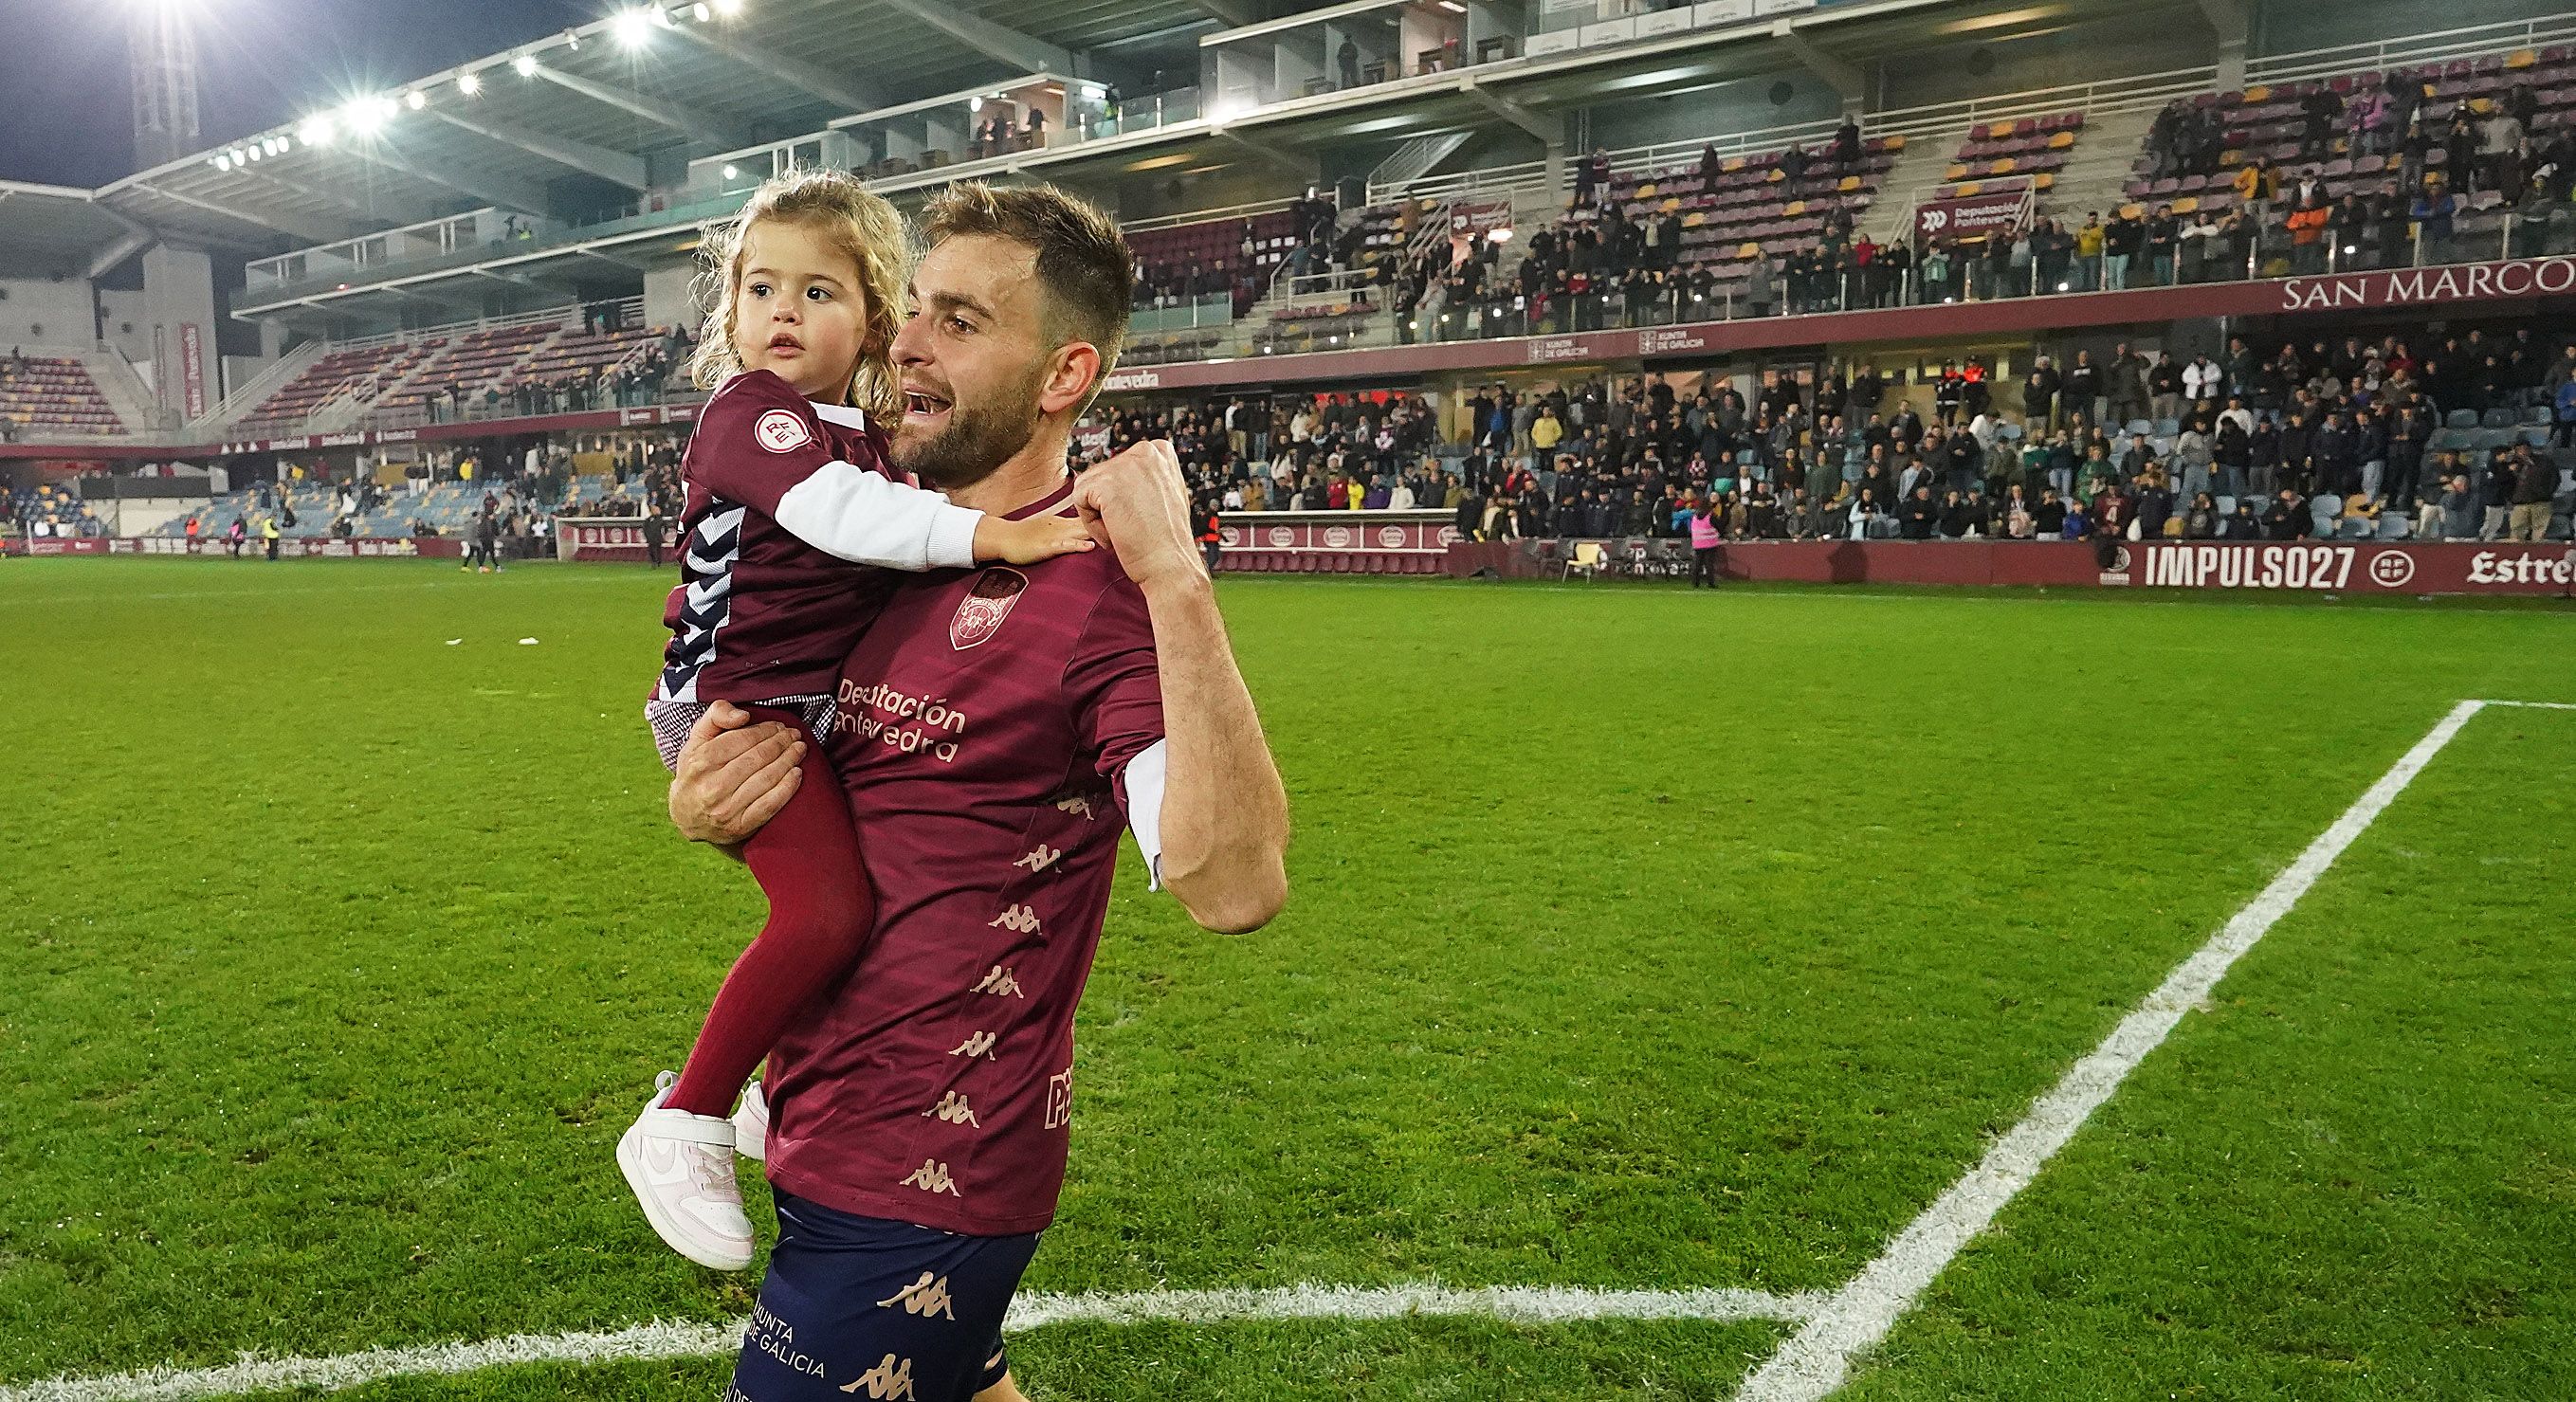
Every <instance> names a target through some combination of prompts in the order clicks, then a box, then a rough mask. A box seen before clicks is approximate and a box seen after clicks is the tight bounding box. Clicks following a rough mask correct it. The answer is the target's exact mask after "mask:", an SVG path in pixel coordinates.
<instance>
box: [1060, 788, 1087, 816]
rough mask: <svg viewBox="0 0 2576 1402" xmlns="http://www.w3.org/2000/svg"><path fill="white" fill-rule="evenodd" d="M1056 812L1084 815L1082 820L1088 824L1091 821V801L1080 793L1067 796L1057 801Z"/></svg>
mask: <svg viewBox="0 0 2576 1402" xmlns="http://www.w3.org/2000/svg"><path fill="white" fill-rule="evenodd" d="M1055 811H1057V812H1059V813H1079V814H1081V815H1082V820H1083V821H1084V822H1086V823H1087V822H1090V821H1091V800H1090V799H1087V798H1085V797H1083V796H1082V795H1081V794H1078V793H1077V794H1067V795H1065V796H1064V797H1062V798H1059V799H1057V800H1056V801H1055Z"/></svg>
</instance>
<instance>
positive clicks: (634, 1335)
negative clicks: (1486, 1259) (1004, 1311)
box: [0, 1284, 1824, 1402]
mask: <svg viewBox="0 0 2576 1402" xmlns="http://www.w3.org/2000/svg"><path fill="white" fill-rule="evenodd" d="M1823 1303H1824V1297H1823V1296H1821V1295H1818V1294H1812V1293H1801V1294H1791V1295H1773V1294H1768V1293H1765V1292H1763V1291H1759V1290H1584V1289H1576V1288H1570V1287H1556V1286H1499V1287H1489V1288H1485V1289H1453V1288H1449V1287H1445V1286H1441V1285H1436V1284H1408V1285H1391V1286H1374V1287H1371V1286H1339V1285H1292V1286H1287V1287H1284V1288H1280V1289H1268V1290H1251V1289H1245V1290H1148V1291H1142V1292H1138V1293H1134V1294H1093V1295H1036V1294H1032V1295H1022V1296H1020V1297H1019V1298H1018V1299H1016V1300H1014V1301H1012V1302H1011V1313H1010V1318H1009V1319H1008V1320H1007V1321H1006V1322H1005V1324H1004V1326H1003V1327H1005V1328H1008V1329H1013V1330H1029V1329H1042V1328H1045V1327H1047V1326H1049V1325H1053V1324H1073V1323H1086V1324H1142V1323H1149V1322H1155V1321H1169V1322H1177V1323H1184V1324H1218V1323H1226V1322H1230V1321H1239V1320H1282V1319H1344V1320H1355V1321H1369V1320H1392V1319H1404V1318H1407V1317H1411V1316H1415V1315H1465V1316H1476V1317H1482V1318H1488V1319H1497V1320H1501V1321H1503V1322H1504V1323H1508V1324H1563V1323H1570V1322H1574V1321H1579V1320H1592V1319H1663V1320H1697V1321H1704V1322H1717V1323H1724V1322H1732V1321H1738V1320H1776V1321H1778V1322H1780V1323H1784V1324H1796V1323H1799V1322H1801V1321H1803V1320H1805V1319H1806V1318H1807V1317H1808V1316H1809V1315H1811V1314H1813V1313H1814V1312H1815V1310H1816V1309H1818V1308H1819V1307H1820V1306H1822V1305H1823ZM743 1324H744V1321H742V1320H739V1319H737V1320H734V1321H732V1322H730V1323H725V1324H704V1323H687V1322H678V1323H670V1322H664V1321H661V1320H656V1321H654V1322H652V1323H649V1324H638V1325H634V1326H632V1327H630V1328H625V1329H617V1330H611V1331H607V1332H595V1333H569V1334H514V1335H511V1336H510V1337H508V1338H501V1339H484V1340H477V1341H474V1342H470V1343H447V1344H428V1345H422V1346H419V1347H413V1348H379V1349H368V1350H366V1351H364V1352H360V1353H347V1354H340V1355H337V1356H335V1357H329V1358H257V1357H252V1356H250V1355H247V1354H246V1355H244V1356H243V1357H242V1358H241V1360H240V1361H239V1362H235V1363H228V1364H224V1365H222V1366H219V1367H213V1368H198V1369H179V1368H148V1369H145V1370H143V1371H140V1372H134V1373H121V1374H116V1375H113V1376H103V1377H86V1378H74V1377H61V1378H54V1379H50V1380H48V1381H44V1382H36V1383H22V1384H19V1385H17V1386H14V1387H12V1386H0V1402H182V1399H197V1398H210V1397H231V1396H236V1395H239V1394H241V1393H247V1392H269V1391H277V1390H282V1389H287V1388H318V1389H320V1390H322V1391H325V1392H337V1391H340V1390H342V1389H345V1388H352V1387H358V1386H361V1385H363V1384H367V1383H373V1382H380V1381H383V1380H384V1379H387V1378H396V1377H418V1376H438V1375H447V1376H452V1375H455V1374H460V1373H476V1372H481V1371H483V1370H484V1369H487V1368H506V1367H512V1366H516V1365H520V1364H529V1363H570V1364H576V1365H591V1364H599V1363H621V1362H651V1361H660V1360H668V1359H680V1358H710V1357H716V1356H720V1355H723V1354H728V1353H732V1352H733V1351H734V1350H736V1349H738V1348H740V1347H741V1346H742V1331H743Z"/></svg>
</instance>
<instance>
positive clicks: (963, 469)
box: [893, 357, 1047, 492]
mask: <svg viewBox="0 0 2576 1402" xmlns="http://www.w3.org/2000/svg"><path fill="white" fill-rule="evenodd" d="M1046 370H1047V362H1046V360H1045V358H1044V357H1040V358H1039V359H1038V360H1037V362H1036V363H1035V364H1033V365H1031V366H1030V367H1029V369H1028V373H1027V374H1025V375H1023V376H1022V377H1021V378H1020V380H1019V382H1018V383H1017V384H1013V385H1010V386H1007V387H1005V388H1003V389H1001V390H998V391H996V392H995V393H993V394H992V395H991V396H989V397H988V398H987V399H986V401H985V402H983V403H979V404H969V403H967V402H966V401H964V400H962V399H952V400H951V401H949V405H948V426H947V427H945V428H943V429H941V430H939V432H937V433H935V434H932V435H931V436H930V437H928V438H924V439H921V440H918V441H914V440H911V439H907V438H904V437H902V436H900V435H898V436H897V437H896V439H895V440H894V444H893V447H894V465H895V466H897V467H899V468H902V469H903V470H904V471H906V472H910V473H913V474H915V475H916V476H918V477H920V478H921V480H922V481H923V482H925V483H927V484H928V485H930V486H931V487H934V488H936V489H938V490H940V491H943V492H953V491H956V490H957V489H959V488H961V487H971V486H973V485H975V484H976V483H978V482H981V481H983V480H984V479H985V478H986V477H989V476H991V475H992V473H993V470H994V469H995V468H998V467H1000V466H1001V465H1002V464H1003V463H1006V462H1008V461H1010V460H1011V456H1012V455H1013V454H1015V453H1017V452H1019V451H1020V450H1021V449H1022V448H1025V447H1027V446H1028V445H1029V440H1030V439H1031V438H1034V437H1036V436H1037V431H1038V420H1039V419H1040V418H1041V417H1042V415H1041V414H1040V413H1039V411H1038V396H1039V393H1040V392H1041V390H1042V389H1043V388H1044V386H1045V382H1046ZM955 388H956V387H955V386H954V385H951V386H950V389H951V390H954V389H955Z"/></svg>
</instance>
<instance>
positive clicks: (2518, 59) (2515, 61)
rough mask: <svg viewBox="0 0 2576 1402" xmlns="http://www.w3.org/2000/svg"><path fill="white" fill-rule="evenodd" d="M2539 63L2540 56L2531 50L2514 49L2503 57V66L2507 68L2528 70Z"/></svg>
mask: <svg viewBox="0 0 2576 1402" xmlns="http://www.w3.org/2000/svg"><path fill="white" fill-rule="evenodd" d="M2539 62H2540V55H2539V54H2538V53H2537V52H2535V51H2533V50H2531V49H2516V50H2514V51H2513V52H2512V53H2509V54H2506V55H2505V56H2504V66H2505V67H2507V68H2530V67H2533V66H2535V65H2536V64H2538V63H2539Z"/></svg>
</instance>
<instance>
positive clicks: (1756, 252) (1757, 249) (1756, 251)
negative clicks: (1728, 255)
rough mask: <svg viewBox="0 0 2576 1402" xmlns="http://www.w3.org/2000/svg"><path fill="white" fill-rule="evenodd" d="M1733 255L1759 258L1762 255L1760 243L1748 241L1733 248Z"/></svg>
mask: <svg viewBox="0 0 2576 1402" xmlns="http://www.w3.org/2000/svg"><path fill="white" fill-rule="evenodd" d="M1735 256H1736V257H1738V258H1759V257H1761V256H1762V245H1760V244H1758V243H1748V244H1746V245H1744V246H1743V247H1742V248H1739V249H1737V250H1735Z"/></svg>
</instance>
